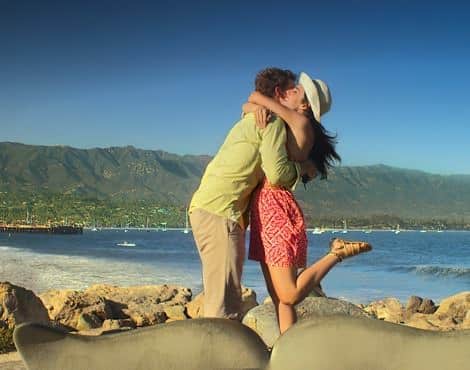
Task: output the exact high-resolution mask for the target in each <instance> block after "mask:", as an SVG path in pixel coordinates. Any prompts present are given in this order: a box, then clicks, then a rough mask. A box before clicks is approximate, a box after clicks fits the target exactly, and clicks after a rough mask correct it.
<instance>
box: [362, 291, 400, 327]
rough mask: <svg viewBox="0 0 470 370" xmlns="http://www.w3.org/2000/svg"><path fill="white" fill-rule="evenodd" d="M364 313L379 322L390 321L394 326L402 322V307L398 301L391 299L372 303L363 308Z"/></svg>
mask: <svg viewBox="0 0 470 370" xmlns="http://www.w3.org/2000/svg"><path fill="white" fill-rule="evenodd" d="M364 311H366V312H367V313H369V314H371V315H372V316H374V317H376V318H377V319H379V320H385V321H390V322H393V323H395V324H400V323H403V322H404V310H403V307H402V305H401V303H400V301H399V300H398V299H396V298H393V297H391V298H385V299H382V300H379V301H375V302H372V303H370V304H369V305H367V306H366V307H365V308H364Z"/></svg>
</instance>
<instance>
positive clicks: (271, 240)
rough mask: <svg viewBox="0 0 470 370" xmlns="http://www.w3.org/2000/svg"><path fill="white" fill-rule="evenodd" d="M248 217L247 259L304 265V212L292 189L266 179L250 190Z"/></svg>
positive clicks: (267, 262) (290, 265)
mask: <svg viewBox="0 0 470 370" xmlns="http://www.w3.org/2000/svg"><path fill="white" fill-rule="evenodd" d="M250 217H251V218H250V249H249V253H248V258H249V259H251V260H255V261H262V262H265V263H266V264H267V265H269V266H276V267H293V266H295V267H297V268H302V267H305V266H306V263H307V234H306V230H305V220H304V215H303V213H302V210H301V209H300V207H299V205H298V203H297V201H296V200H295V198H294V194H292V192H291V191H289V190H287V189H285V188H280V187H273V186H271V185H269V183H268V182H267V180H266V179H265V180H264V181H263V183H262V185H260V186H259V187H258V188H257V189H256V190H255V192H254V193H253V196H252V199H251V215H250Z"/></svg>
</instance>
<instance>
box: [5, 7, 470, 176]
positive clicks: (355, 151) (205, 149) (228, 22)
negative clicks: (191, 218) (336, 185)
mask: <svg viewBox="0 0 470 370" xmlns="http://www.w3.org/2000/svg"><path fill="white" fill-rule="evenodd" d="M253 3H254V2H253ZM253 3H251V2H245V1H197V2H196V1H178V2H176V1H154V2H150V1H148V2H142V1H140V2H139V1H132V2H131V1H127V2H126V1H63V2H60V1H55V2H52V1H41V2H37V1H30V2H28V1H21V0H16V1H13V0H12V1H8V0H0V46H1V47H0V141H17V142H23V143H28V144H42V145H55V144H62V145H70V146H74V147H79V148H91V147H107V146H124V145H134V146H135V147H138V148H144V149H162V150H166V151H169V152H173V153H178V154H214V153H215V152H216V151H217V148H218V147H219V146H220V144H221V143H222V141H223V139H224V137H225V135H226V133H227V132H228V130H229V129H230V128H231V126H232V125H233V124H234V122H236V121H237V119H238V117H239V115H240V107H241V104H242V103H243V102H244V101H245V100H246V98H247V96H248V95H249V93H250V91H251V89H252V88H253V80H254V77H255V75H256V73H257V72H258V71H259V70H261V69H263V68H264V67H266V66H279V67H282V68H289V69H292V70H293V71H294V72H300V71H306V72H308V73H309V74H310V75H311V76H313V77H315V78H321V79H323V80H324V81H326V82H327V83H328V84H329V85H330V88H331V91H332V95H333V106H332V110H331V112H330V113H328V114H327V115H326V116H325V117H324V124H325V126H326V127H327V128H328V129H329V130H330V131H332V132H336V133H337V134H338V139H339V145H338V150H339V152H340V154H341V155H342V157H343V165H369V164H378V163H383V164H387V165H392V166H397V167H403V168H413V169H420V170H424V171H427V172H433V173H442V174H453V173H462V174H470V160H469V159H470V155H469V154H470V149H468V141H469V138H470V104H469V103H468V101H469V100H470V99H469V98H470V93H469V90H468V86H469V85H470V72H469V66H470V46H469V45H470V43H469V41H468V40H470V25H469V22H468V14H469V10H470V9H469V8H470V7H469V6H467V5H465V2H463V1H462V2H452V1H446V2H442V1H441V2H440V3H437V2H436V3H434V2H432V1H400V0H395V1H328V2H326V1H322V2H314V1H309V2H305V4H304V3H303V2H285V1H284V2H276V1H270V2H268V1H266V2H256V4H253ZM303 4H304V5H303Z"/></svg>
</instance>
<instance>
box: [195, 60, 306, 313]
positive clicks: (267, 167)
mask: <svg viewBox="0 0 470 370" xmlns="http://www.w3.org/2000/svg"><path fill="white" fill-rule="evenodd" d="M295 79H296V76H295V75H294V73H292V72H291V71H288V70H281V69H279V68H268V69H265V70H263V71H261V72H260V73H259V74H258V75H257V77H256V84H257V85H265V86H264V90H265V91H266V90H270V93H271V96H272V97H273V98H274V99H276V100H277V101H279V102H281V103H282V104H285V105H288V104H289V100H290V99H291V97H292V96H293V94H292V92H293V91H295V89H296V86H295ZM266 84H267V85H268V86H266ZM307 166H309V164H302V165H300V164H297V163H294V162H292V161H290V160H289V159H288V157H287V151H286V129H285V126H284V122H283V121H282V120H281V119H279V118H276V117H274V120H273V121H272V122H271V123H270V124H269V125H267V126H266V128H264V129H260V128H258V127H257V125H256V124H255V117H254V115H253V114H247V115H246V116H244V117H243V118H242V119H241V120H240V121H239V122H237V123H236V124H235V125H234V127H233V128H232V129H231V131H230V132H229V134H228V135H227V138H226V139H225V142H224V143H223V144H222V146H221V148H220V149H219V152H218V153H217V154H216V156H215V157H214V158H213V159H212V161H211V162H210V163H209V165H208V166H207V168H206V171H205V173H204V175H203V177H202V179H201V184H200V186H199V189H198V190H197V191H196V192H195V193H194V195H193V199H192V201H191V205H190V209H189V213H190V220H191V226H192V230H193V235H194V239H195V241H196V245H197V248H198V251H199V255H200V258H201V262H202V274H203V284H204V316H205V317H224V318H231V319H239V318H240V305H241V274H242V268H243V260H244V258H245V229H246V227H247V226H248V208H249V202H250V196H251V193H252V192H253V190H254V189H255V188H256V186H257V185H258V184H259V182H260V181H261V180H262V179H263V177H264V176H266V178H267V180H268V181H269V183H270V184H272V185H275V186H285V187H288V188H291V187H293V186H294V185H295V183H296V181H297V180H298V178H299V175H301V174H302V173H303V172H305V171H306V168H305V167H307Z"/></svg>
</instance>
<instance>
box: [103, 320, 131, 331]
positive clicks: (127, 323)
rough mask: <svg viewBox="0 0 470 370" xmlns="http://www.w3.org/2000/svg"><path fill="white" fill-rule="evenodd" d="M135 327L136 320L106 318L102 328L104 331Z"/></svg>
mask: <svg viewBox="0 0 470 370" xmlns="http://www.w3.org/2000/svg"><path fill="white" fill-rule="evenodd" d="M127 328H128V329H133V328H135V325H134V322H133V321H132V320H129V319H124V320H122V319H121V320H111V319H108V320H105V321H103V325H102V329H103V330H104V331H111V330H121V329H127Z"/></svg>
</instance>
